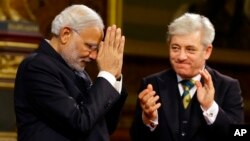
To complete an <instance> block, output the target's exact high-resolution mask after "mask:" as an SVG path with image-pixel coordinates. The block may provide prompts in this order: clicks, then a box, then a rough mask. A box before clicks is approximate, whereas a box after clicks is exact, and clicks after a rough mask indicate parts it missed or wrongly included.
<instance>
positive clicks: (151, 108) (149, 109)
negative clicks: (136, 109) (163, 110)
mask: <svg viewBox="0 0 250 141" xmlns="http://www.w3.org/2000/svg"><path fill="white" fill-rule="evenodd" d="M160 107H161V103H157V104H155V105H154V106H151V107H150V108H148V109H144V112H145V113H146V114H148V115H150V114H152V113H153V112H154V111H156V110H157V109H159V108H160Z"/></svg>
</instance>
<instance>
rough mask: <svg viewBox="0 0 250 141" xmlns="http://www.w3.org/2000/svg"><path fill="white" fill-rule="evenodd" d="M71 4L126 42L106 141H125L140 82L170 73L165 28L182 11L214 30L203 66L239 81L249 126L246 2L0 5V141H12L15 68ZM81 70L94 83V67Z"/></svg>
mask: <svg viewBox="0 0 250 141" xmlns="http://www.w3.org/2000/svg"><path fill="white" fill-rule="evenodd" d="M71 4H85V5H87V6H89V7H91V8H93V9H95V10H96V11H97V12H98V13H99V14H100V15H101V17H102V18H103V20H104V22H105V25H106V26H109V25H112V24H117V25H118V26H119V27H121V28H122V30H123V33H124V35H125V36H126V45H125V55H124V66H123V75H124V83H125V85H126V87H127V89H128V93H129V96H128V99H127V101H126V104H125V107H124V110H123V112H122V115H121V120H120V123H119V127H118V129H117V130H116V131H115V133H114V134H113V135H112V136H111V140H112V141H130V137H129V128H130V126H131V123H132V118H133V115H134V108H135V103H136V98H137V90H138V88H139V85H140V81H141V78H142V77H144V76H147V75H149V74H152V73H155V72H158V71H162V70H164V69H167V68H169V67H171V66H170V63H169V58H168V48H167V46H166V43H165V41H166V40H165V39H166V31H167V26H168V24H169V23H170V22H171V21H172V20H173V19H174V18H176V17H178V16H180V15H181V14H183V13H184V12H187V11H189V12H195V13H200V14H203V15H205V16H207V17H208V18H209V19H210V20H211V22H212V23H213V24H214V26H215V30H216V36H215V41H214V44H213V45H214V49H213V54H212V56H211V58H210V59H209V61H208V62H207V64H208V65H209V66H211V67H213V68H215V69H217V70H219V71H221V72H222V73H224V74H227V75H229V76H232V77H234V78H236V79H238V80H239V82H240V84H241V88H242V96H243V98H244V104H245V105H244V106H245V107H244V111H245V120H246V123H248V124H249V123H250V90H248V87H249V84H248V82H250V0H60V1H58V0H0V141H15V140H16V128H15V116H14V108H13V87H14V80H15V74H16V69H17V67H18V65H19V63H20V62H21V60H22V59H23V58H24V57H25V56H26V55H28V54H29V53H31V52H32V51H33V50H34V49H36V48H37V46H38V44H39V42H40V39H42V38H50V26H51V21H52V20H53V18H54V17H55V15H57V14H58V13H59V12H60V11H61V10H63V9H64V8H65V7H67V6H69V5H71ZM86 69H87V71H88V72H89V73H90V75H91V77H92V78H93V79H95V78H96V75H97V73H98V70H97V67H96V66H95V64H94V63H91V64H89V66H88V67H87V68H86Z"/></svg>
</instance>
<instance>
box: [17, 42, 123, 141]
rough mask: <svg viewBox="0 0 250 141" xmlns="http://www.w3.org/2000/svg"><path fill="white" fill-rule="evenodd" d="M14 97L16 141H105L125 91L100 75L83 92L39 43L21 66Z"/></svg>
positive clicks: (48, 48) (69, 71)
mask: <svg viewBox="0 0 250 141" xmlns="http://www.w3.org/2000/svg"><path fill="white" fill-rule="evenodd" d="M14 95H15V97H14V102H15V112H16V120H17V129H18V140H19V141H108V140H109V134H111V133H112V132H113V131H114V130H115V128H116V126H117V123H118V118H119V115H120V112H121V109H122V106H123V104H124V102H125V99H126V96H127V93H126V92H125V89H124V88H123V89H122V93H121V94H119V93H118V92H117V91H116V90H115V89H114V87H113V86H112V85H111V84H110V83H109V82H108V81H107V80H106V79H104V78H101V77H98V78H97V80H96V81H95V82H94V83H93V86H92V87H91V88H90V89H89V90H87V89H86V88H85V87H84V81H83V79H81V78H80V77H79V76H77V75H75V73H74V71H73V70H72V69H71V68H70V67H69V66H68V65H67V64H66V63H65V61H64V60H63V59H62V58H61V56H60V55H59V54H58V53H57V52H56V51H55V50H54V49H53V48H52V47H51V46H50V45H49V44H48V43H47V42H46V41H44V40H43V41H42V42H41V44H40V47H39V48H38V50H37V51H36V52H35V53H34V54H32V55H31V56H29V57H27V58H26V59H25V60H24V61H23V62H22V63H21V64H20V66H19V69H18V72H17V77H16V82H15V88H14Z"/></svg>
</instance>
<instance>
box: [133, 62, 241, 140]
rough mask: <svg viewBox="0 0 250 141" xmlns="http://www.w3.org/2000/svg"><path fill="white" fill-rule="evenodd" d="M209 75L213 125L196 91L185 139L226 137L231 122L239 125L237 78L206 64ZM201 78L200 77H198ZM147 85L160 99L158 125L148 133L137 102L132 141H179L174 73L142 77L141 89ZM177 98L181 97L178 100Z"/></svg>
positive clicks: (239, 100) (179, 132) (177, 94)
mask: <svg viewBox="0 0 250 141" xmlns="http://www.w3.org/2000/svg"><path fill="white" fill-rule="evenodd" d="M206 69H207V70H208V71H209V73H210V74H211V76H212V80H213V84H214V88H215V101H216V103H217V104H218V105H219V113H218V116H217V118H216V120H215V122H214V123H213V124H212V125H207V123H206V121H205V119H204V116H203V114H202V110H201V108H200V105H199V102H198V100H197V97H196V94H195V95H194V97H193V99H192V106H191V113H190V121H189V122H188V123H189V129H188V131H189V133H188V134H186V136H187V138H188V139H187V140H192V141H206V140H210V139H216V136H217V135H219V136H226V135H227V134H228V132H229V125H230V124H242V123H243V122H244V115H243V99H242V97H241V89H240V86H239V82H238V81H237V80H236V79H233V78H230V77H228V76H225V75H222V74H220V73H219V72H217V71H216V70H213V69H211V68H209V67H206ZM201 81H203V80H201ZM147 84H152V85H153V88H154V90H155V91H156V94H158V95H159V97H160V100H159V102H160V103H161V104H162V105H161V107H160V109H159V110H158V114H159V125H158V126H157V127H156V129H155V130H154V131H153V132H151V131H150V130H149V128H148V127H147V126H145V125H144V124H143V122H142V111H141V108H140V105H139V101H137V107H136V114H135V119H134V121H133V124H132V127H131V130H130V133H131V138H132V140H133V141H178V140H180V136H181V134H182V133H181V131H180V129H179V127H180V119H179V117H180V111H179V109H180V106H179V104H178V103H179V102H178V99H180V94H179V89H178V84H177V77H176V73H175V72H174V71H173V70H172V69H170V70H167V71H163V72H160V73H157V74H153V75H151V76H148V77H146V78H143V80H142V84H141V88H140V91H141V90H142V89H145V88H146V86H147ZM179 101H180V100H179ZM217 137H218V136H217Z"/></svg>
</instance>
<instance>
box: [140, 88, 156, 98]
mask: <svg viewBox="0 0 250 141" xmlns="http://www.w3.org/2000/svg"><path fill="white" fill-rule="evenodd" d="M150 85H151V84H148V85H147V88H146V89H144V90H143V91H142V92H140V94H139V96H138V98H139V99H141V98H142V97H144V96H145V95H146V94H147V93H148V92H149V91H152V90H153V86H152V85H151V86H150ZM151 87H152V88H151Z"/></svg>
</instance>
